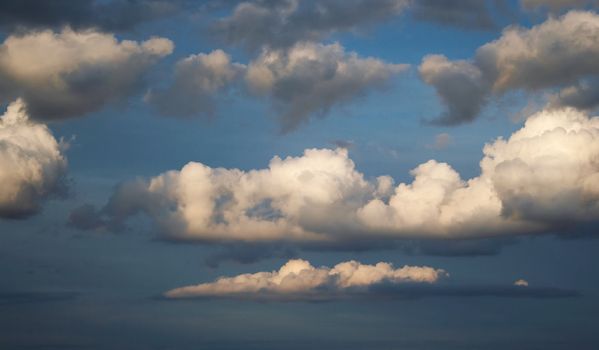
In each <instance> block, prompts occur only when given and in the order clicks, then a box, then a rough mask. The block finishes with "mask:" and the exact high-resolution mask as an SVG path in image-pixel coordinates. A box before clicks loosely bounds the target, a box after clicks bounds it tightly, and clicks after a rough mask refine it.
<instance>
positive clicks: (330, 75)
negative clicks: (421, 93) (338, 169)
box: [245, 43, 407, 131]
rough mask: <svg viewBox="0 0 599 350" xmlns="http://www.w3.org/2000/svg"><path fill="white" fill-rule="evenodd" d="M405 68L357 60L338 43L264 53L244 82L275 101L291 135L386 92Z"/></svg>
mask: <svg viewBox="0 0 599 350" xmlns="http://www.w3.org/2000/svg"><path fill="white" fill-rule="evenodd" d="M406 67H407V66H406V65H402V64H390V63H386V62H384V61H381V60H379V59H376V58H371V57H367V58H362V57H359V56H358V55H357V54H356V53H353V52H346V51H345V50H344V48H343V47H342V46H341V45H339V44H330V45H323V44H314V43H300V44H297V45H295V46H293V47H292V48H290V49H288V50H269V49H265V50H264V51H263V52H262V54H261V55H260V56H259V57H258V58H257V59H256V60H254V61H252V62H251V63H250V65H249V66H248V69H247V73H246V76H245V80H246V83H247V86H248V89H249V90H250V92H252V93H253V94H256V95H264V96H269V97H270V98H271V100H272V101H273V104H274V107H275V109H276V110H277V111H279V115H280V120H281V123H282V128H283V131H287V130H291V129H293V128H295V127H297V126H298V125H299V124H300V123H302V122H304V121H306V120H308V119H309V118H310V117H312V116H314V115H322V114H325V113H326V112H328V110H329V109H330V108H331V107H333V106H335V105H339V104H342V103H345V102H349V101H351V100H353V99H355V98H356V97H358V96H361V95H364V94H366V93H367V92H369V91H370V90H372V89H373V88H381V87H384V86H385V85H386V83H388V82H389V79H390V77H392V76H393V75H394V74H396V73H399V72H401V71H402V70H405V68H406Z"/></svg>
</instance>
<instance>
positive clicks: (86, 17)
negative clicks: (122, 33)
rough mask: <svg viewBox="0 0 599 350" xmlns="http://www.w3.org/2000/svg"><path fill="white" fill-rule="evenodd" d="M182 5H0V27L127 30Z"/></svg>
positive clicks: (113, 0)
mask: <svg viewBox="0 0 599 350" xmlns="http://www.w3.org/2000/svg"><path fill="white" fill-rule="evenodd" d="M183 5H184V1H178V0H176V1H172V0H171V1H165V0H135V1H130V0H110V1H100V0H77V1H71V0H52V1H38V0H19V1H10V0H3V1H0V27H1V28H4V29H7V30H10V31H12V30H19V29H46V28H53V29H58V28H62V27H65V26H70V27H72V28H77V29H88V28H99V29H102V30H108V31H115V30H117V31H118V30H130V29H133V28H134V27H136V26H137V25H139V24H141V23H143V22H147V21H152V20H156V19H160V18H165V17H168V16H171V15H174V14H176V13H178V12H179V11H181V10H182V9H183Z"/></svg>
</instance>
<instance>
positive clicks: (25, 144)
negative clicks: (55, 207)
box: [0, 100, 67, 218]
mask: <svg viewBox="0 0 599 350" xmlns="http://www.w3.org/2000/svg"><path fill="white" fill-rule="evenodd" d="M66 167H67V161H66V159H65V157H64V156H63V155H62V152H61V145H60V144H59V143H58V142H57V141H56V139H55V138H54V136H53V135H52V133H51V132H50V130H49V129H48V128H47V127H46V126H45V125H42V124H37V123H34V122H32V121H30V120H29V117H28V115H27V114H26V113H25V109H24V106H23V102H22V101H21V100H17V101H15V102H13V103H11V104H10V105H9V106H8V109H7V111H6V113H5V114H4V115H3V116H2V118H1V119H0V183H1V184H2V186H0V217H5V218H18V217H24V216H28V215H31V214H34V213H35V212H37V211H38V210H39V209H40V206H41V203H42V202H43V200H44V199H46V198H48V197H51V196H53V195H60V194H62V193H63V191H64V189H65V187H64V182H63V180H64V175H65V172H66Z"/></svg>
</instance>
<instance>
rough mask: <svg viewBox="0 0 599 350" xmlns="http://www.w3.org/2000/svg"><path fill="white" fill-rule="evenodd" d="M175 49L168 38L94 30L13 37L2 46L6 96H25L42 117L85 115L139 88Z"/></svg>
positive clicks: (1, 85) (0, 92) (1, 93)
mask: <svg viewBox="0 0 599 350" xmlns="http://www.w3.org/2000/svg"><path fill="white" fill-rule="evenodd" d="M172 50H173V43H172V42H171V41H170V40H168V39H163V38H152V39H149V40H147V41H144V42H142V43H137V42H135V41H129V40H123V41H120V42H119V41H118V40H117V39H116V38H115V37H114V35H111V34H104V33H100V32H96V31H93V30H86V31H79V32H77V31H73V30H71V29H68V28H66V29H64V30H62V31H61V32H52V31H49V30H47V31H41V32H30V33H27V34H25V35H20V36H16V35H12V36H9V37H8V38H6V40H5V41H4V43H3V44H2V45H1V46H0V77H1V79H2V80H1V81H0V98H3V99H4V100H8V99H13V98H15V97H21V98H22V100H23V102H24V103H25V106H26V108H27V111H28V113H29V114H30V116H31V117H32V118H34V119H38V120H44V121H51V120H57V119H64V118H69V117H75V116H80V115H82V114H85V113H89V112H92V111H95V110H98V109H99V108H101V107H102V106H104V105H105V104H106V103H109V102H118V101H122V100H123V99H125V98H126V97H128V96H130V95H131V94H132V93H134V92H135V91H137V90H138V88H139V87H140V86H139V85H140V83H141V78H142V76H143V74H144V73H145V72H146V71H147V70H148V69H149V68H150V67H151V66H152V65H153V64H154V63H156V62H157V60H158V59H160V58H161V57H164V56H166V55H168V54H170V53H171V51H172Z"/></svg>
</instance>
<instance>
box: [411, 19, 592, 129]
mask: <svg viewBox="0 0 599 350" xmlns="http://www.w3.org/2000/svg"><path fill="white" fill-rule="evenodd" d="M572 38H576V40H572ZM597 57H599V15H597V14H595V13H592V12H583V11H571V12H569V13H567V14H565V15H564V16H562V17H559V18H553V17H551V18H549V19H547V20H546V21H545V22H544V23H541V24H539V25H537V26H534V27H532V28H530V29H526V28H520V27H508V28H506V29H505V30H504V31H503V34H502V36H501V37H500V38H499V39H497V40H495V41H492V42H490V43H487V44H485V45H483V46H481V47H480V48H479V49H478V50H477V52H476V55H475V57H474V59H472V60H457V61H450V60H448V59H447V58H446V57H445V56H441V55H430V56H426V57H425V58H424V59H423V61H422V63H421V65H420V67H419V71H420V75H421V77H422V79H423V80H424V82H426V83H427V84H429V85H432V86H433V87H434V88H435V89H436V91H437V94H438V95H439V97H440V98H441V100H442V102H443V103H444V104H445V105H446V106H447V111H446V112H445V113H444V114H443V115H441V117H440V118H439V119H437V120H436V122H438V123H440V124H445V125H455V124H460V123H465V122H469V121H472V120H474V119H475V118H476V116H477V115H478V114H479V113H480V111H481V109H482V107H483V106H484V105H485V104H486V103H487V101H488V100H489V99H490V98H491V97H497V96H501V95H503V94H505V93H506V92H509V91H514V90H523V91H531V92H537V91H542V90H546V89H550V90H551V89H555V88H560V87H564V86H569V85H572V84H577V83H580V82H582V81H583V80H585V79H588V78H590V77H595V76H596V75H597V74H599V63H598V62H599V61H598V60H597ZM563 101H564V102H566V101H568V100H567V99H565V100H563ZM586 103H587V104H589V102H588V101H587V102H586ZM593 103H596V102H593ZM572 104H575V103H572Z"/></svg>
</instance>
